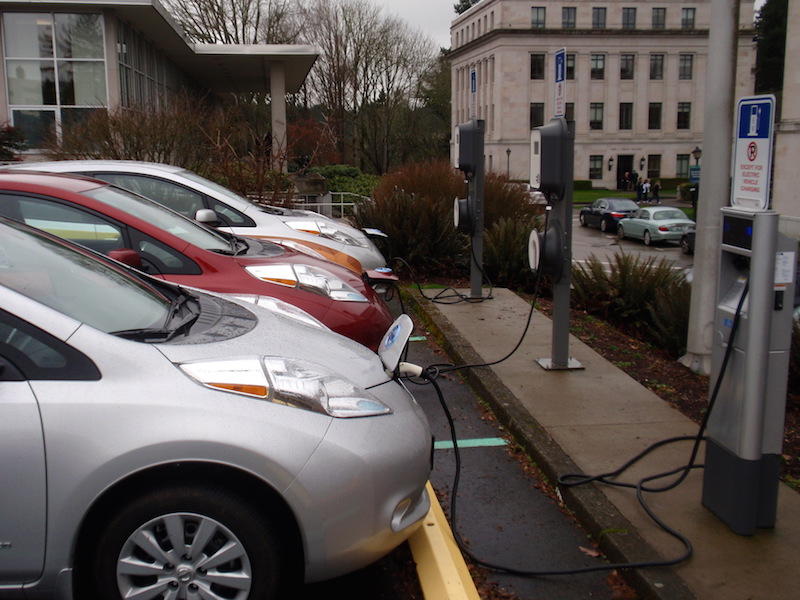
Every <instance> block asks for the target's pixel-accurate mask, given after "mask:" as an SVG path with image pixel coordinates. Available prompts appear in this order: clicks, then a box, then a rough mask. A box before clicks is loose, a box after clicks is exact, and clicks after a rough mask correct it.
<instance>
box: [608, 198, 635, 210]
mask: <svg viewBox="0 0 800 600" xmlns="http://www.w3.org/2000/svg"><path fill="white" fill-rule="evenodd" d="M609 204H610V206H611V208H612V209H614V210H638V208H639V205H638V204H636V202H634V201H633V200H612V201H611V202H610V203H609Z"/></svg>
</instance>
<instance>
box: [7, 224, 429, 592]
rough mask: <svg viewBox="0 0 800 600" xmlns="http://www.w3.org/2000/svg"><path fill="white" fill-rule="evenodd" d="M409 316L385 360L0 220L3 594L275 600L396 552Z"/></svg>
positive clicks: (416, 424)
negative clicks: (295, 587)
mask: <svg viewBox="0 0 800 600" xmlns="http://www.w3.org/2000/svg"><path fill="white" fill-rule="evenodd" d="M259 305H261V306H259ZM409 323H410V321H409V320H408V317H406V316H401V317H400V318H399V319H398V321H397V322H396V323H395V325H394V326H393V327H392V328H391V329H390V331H389V332H387V336H386V337H385V338H384V341H383V343H382V345H381V349H380V350H381V352H380V357H379V355H378V354H375V353H373V352H371V351H369V350H367V349H366V348H364V347H363V346H361V345H360V344H357V343H355V342H352V341H350V340H348V339H347V338H344V337H342V336H340V335H337V334H335V333H333V332H331V331H330V330H328V329H326V328H325V327H324V326H322V325H320V324H319V323H318V322H317V321H315V320H314V319H313V318H312V317H309V316H308V315H307V314H306V313H304V312H302V311H300V310H299V309H296V308H294V307H291V306H288V305H285V304H283V303H281V302H279V301H275V300H272V299H268V298H261V297H251V298H244V299H234V298H228V297H223V296H220V295H216V294H210V293H206V292H201V291H199V290H194V289H187V288H182V287H178V286H175V285H172V284H169V283H165V282H163V281H159V280H156V279H153V278H150V277H148V276H146V275H142V274H140V273H138V272H137V271H134V270H132V269H129V268H127V267H126V266H124V265H121V264H120V263H116V262H114V261H112V260H109V259H103V258H101V257H99V256H97V255H94V254H93V253H92V252H91V251H89V250H86V249H83V248H80V247H77V246H74V245H72V244H70V243H69V242H65V241H63V240H60V239H58V238H55V237H53V236H51V235H49V234H47V233H44V232H41V231H38V230H35V229H32V228H29V227H27V226H25V225H22V224H19V223H15V222H12V221H9V220H5V219H0V482H2V485H3V490H2V493H0V596H2V597H3V598H17V597H19V598H23V597H24V598H26V599H30V598H33V599H36V598H42V599H43V598H54V597H55V598H64V599H66V598H75V599H80V600H85V599H90V598H100V599H103V600H109V599H115V598H116V599H120V598H140V599H145V598H151V599H161V600H171V599H179V598H204V599H220V600H222V599H226V600H231V599H235V600H245V599H250V600H255V599H259V600H261V599H272V598H279V597H286V596H285V595H283V593H282V592H281V589H282V587H285V586H287V585H292V584H297V583H299V582H301V581H303V580H304V581H306V582H313V581H318V580H322V579H326V578H330V577H334V576H338V575H340V574H343V573H346V572H348V571H352V570H355V569H358V568H360V567H362V566H364V565H366V564H368V563H370V562H372V561H374V560H376V559H378V558H380V557H381V556H383V555H384V554H386V553H388V552H389V551H391V550H392V549H393V548H395V547H396V546H397V545H398V544H400V543H401V542H403V541H404V540H405V539H406V538H407V537H408V536H409V535H410V534H411V533H412V532H413V531H414V530H415V528H416V527H417V526H418V525H419V523H420V520H421V519H422V517H423V516H424V515H425V514H426V513H427V511H428V508H429V499H428V496H427V494H426V493H425V487H424V486H425V482H426V481H427V478H428V475H429V472H430V467H431V463H430V457H431V433H430V429H429V427H428V422H427V420H426V418H425V415H424V414H423V412H422V411H421V409H420V407H419V406H418V405H417V403H416V402H415V400H414V398H413V397H412V396H411V395H410V394H409V393H408V392H407V391H406V390H405V388H404V387H403V386H402V384H401V383H399V382H398V381H397V380H395V379H393V377H392V372H393V370H394V369H395V367H396V366H397V360H398V357H399V354H400V353H399V351H398V350H399V349H400V348H401V347H402V345H404V344H405V342H406V340H407V337H408V332H409V331H410V327H409Z"/></svg>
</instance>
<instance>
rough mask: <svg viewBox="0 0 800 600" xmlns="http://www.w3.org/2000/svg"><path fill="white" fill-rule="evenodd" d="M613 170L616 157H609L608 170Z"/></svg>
mask: <svg viewBox="0 0 800 600" xmlns="http://www.w3.org/2000/svg"><path fill="white" fill-rule="evenodd" d="M613 168H614V157H613V156H609V157H608V170H609V171H610V170H611V169H613Z"/></svg>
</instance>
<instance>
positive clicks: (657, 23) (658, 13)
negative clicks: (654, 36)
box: [653, 8, 667, 29]
mask: <svg viewBox="0 0 800 600" xmlns="http://www.w3.org/2000/svg"><path fill="white" fill-rule="evenodd" d="M666 26H667V9H666V8H654V9H653V29H664V28H666Z"/></svg>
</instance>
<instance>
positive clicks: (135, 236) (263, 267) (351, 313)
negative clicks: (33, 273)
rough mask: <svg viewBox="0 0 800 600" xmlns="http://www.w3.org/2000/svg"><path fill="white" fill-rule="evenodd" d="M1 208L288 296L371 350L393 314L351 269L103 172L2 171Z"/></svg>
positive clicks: (213, 280) (212, 283)
mask: <svg viewBox="0 0 800 600" xmlns="http://www.w3.org/2000/svg"><path fill="white" fill-rule="evenodd" d="M0 214H1V215H4V216H6V217H9V218H11V219H15V220H17V221H22V222H24V223H27V224H28V225H32V226H33V227H38V228H40V229H44V230H46V231H49V232H50V233H53V234H55V235H58V236H61V237H63V238H66V239H69V240H71V241H73V242H77V243H79V244H82V245H84V246H87V247H89V248H92V249H93V250H97V251H100V252H102V253H104V254H107V255H109V256H111V257H112V258H117V259H119V260H122V261H123V262H127V263H128V264H135V265H136V266H138V268H140V269H141V270H142V271H144V272H146V273H149V274H150V275H154V276H157V277H160V278H162V279H166V280H168V281H173V282H175V283H178V284H181V285H187V286H193V287H198V288H203V289H207V290H211V291H214V292H222V293H229V294H239V295H249V294H256V295H260V296H272V297H275V298H278V299H280V300H283V301H285V302H289V303H290V304H293V305H295V306H297V307H299V308H302V309H303V310H305V311H306V312H308V313H309V314H311V315H312V316H314V317H316V318H317V319H318V320H320V321H321V322H322V323H324V324H325V325H327V326H328V327H330V328H331V329H333V330H334V331H336V332H338V333H341V334H342V335H345V336H347V337H349V338H351V339H354V340H356V341H357V342H360V343H362V344H364V345H365V346H367V347H369V348H371V349H373V350H375V349H377V347H378V344H379V343H380V340H381V338H382V337H383V334H384V333H386V331H387V329H388V328H389V326H390V325H391V323H392V316H391V313H390V312H389V309H388V307H387V306H386V304H385V303H384V302H383V300H382V299H381V298H380V297H379V296H378V295H377V294H376V293H375V291H374V290H373V289H372V288H371V287H370V286H369V285H367V284H366V283H365V282H364V281H363V280H362V279H360V278H359V277H357V276H356V275H355V274H353V273H352V272H351V271H349V270H348V269H345V268H343V267H340V266H339V265H336V264H334V263H331V262H329V261H327V260H321V259H315V258H314V257H311V256H308V255H306V254H302V253H300V252H296V251H294V250H292V249H290V248H287V247H285V246H280V245H278V244H274V243H272V242H268V241H265V240H255V239H249V238H239V237H235V236H224V235H222V234H220V233H218V232H216V231H213V230H211V229H209V228H207V227H205V226H202V225H199V224H198V223H196V222H195V221H192V220H190V219H187V218H185V217H183V216H182V215H180V214H178V213H176V212H174V211H172V210H170V209H168V208H165V207H163V206H162V205H160V204H157V203H155V202H152V201H151V200H148V199H146V198H143V197H142V196H138V195H136V194H133V193H131V192H128V191H126V190H123V189H121V188H118V187H115V186H112V185H109V184H108V183H106V182H104V181H100V180H96V179H89V178H86V177H77V176H68V175H53V174H45V173H30V172H29V173H22V172H19V173H0Z"/></svg>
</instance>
